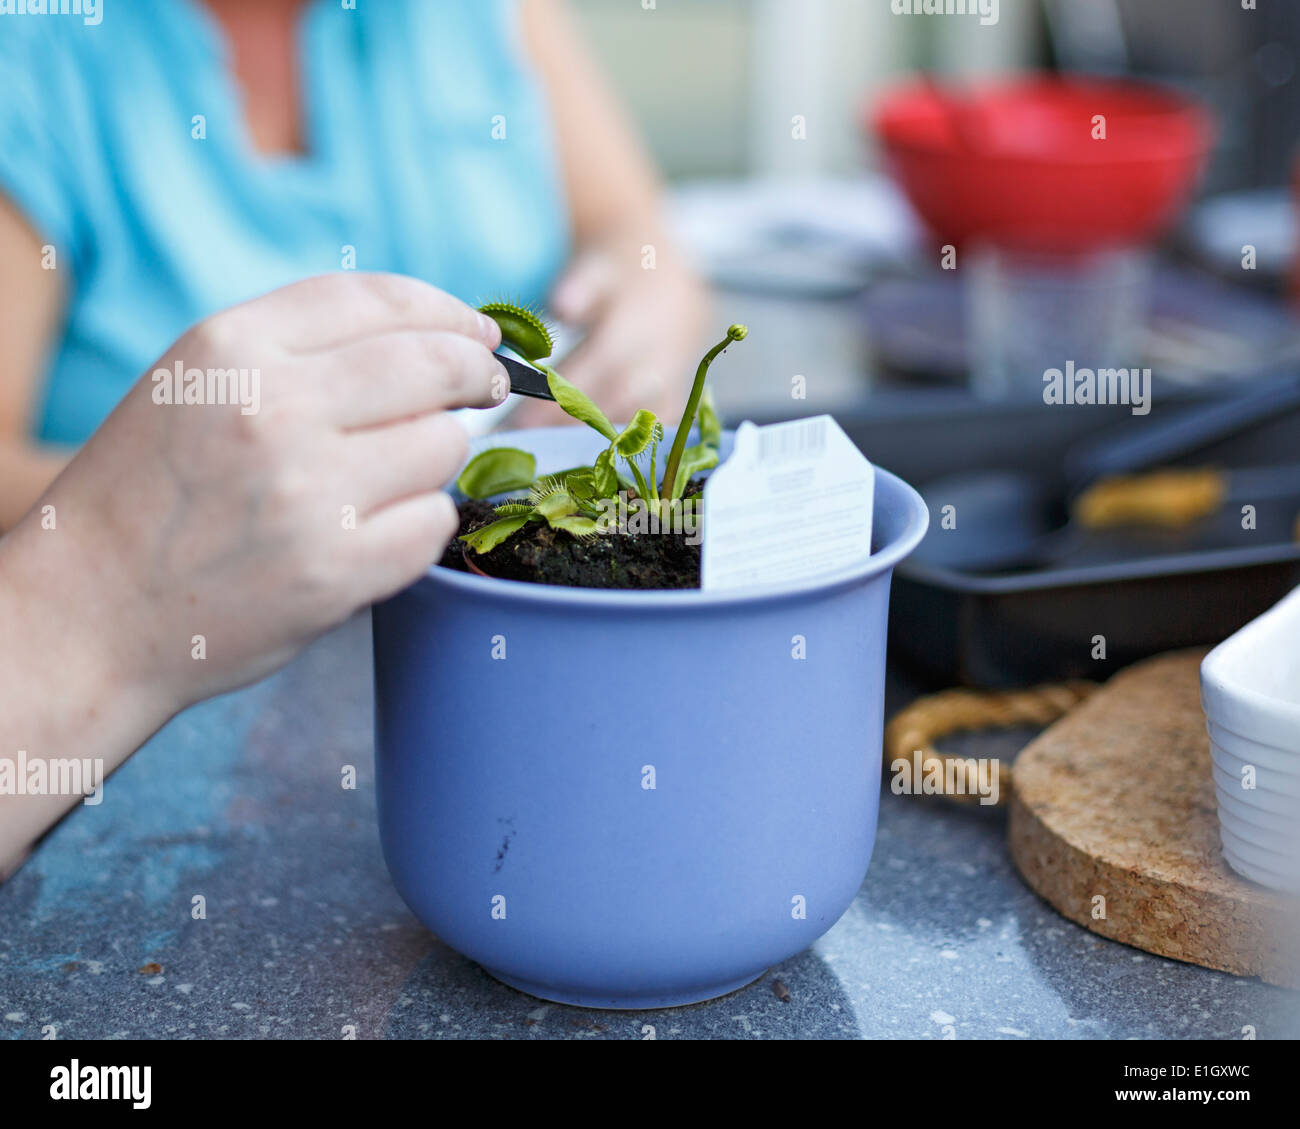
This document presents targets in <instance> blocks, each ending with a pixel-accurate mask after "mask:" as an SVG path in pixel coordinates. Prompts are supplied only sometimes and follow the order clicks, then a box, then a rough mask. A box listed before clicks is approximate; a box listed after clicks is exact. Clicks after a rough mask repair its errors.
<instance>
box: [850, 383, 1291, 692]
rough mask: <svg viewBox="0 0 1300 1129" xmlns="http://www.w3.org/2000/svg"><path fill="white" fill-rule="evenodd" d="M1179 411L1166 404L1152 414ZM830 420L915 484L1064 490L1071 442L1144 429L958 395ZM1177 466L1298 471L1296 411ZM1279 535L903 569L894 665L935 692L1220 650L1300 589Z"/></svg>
mask: <svg viewBox="0 0 1300 1129" xmlns="http://www.w3.org/2000/svg"><path fill="white" fill-rule="evenodd" d="M1197 402H1201V403H1203V402H1204V399H1203V398H1201V397H1197ZM1187 406H1189V405H1188V402H1187V401H1182V402H1180V401H1179V400H1172V401H1171V400H1169V399H1166V400H1164V401H1163V402H1161V403H1159V404H1157V405H1156V407H1155V408H1154V409H1153V410H1154V411H1161V412H1166V411H1167V412H1176V411H1179V410H1182V409H1183V408H1184V407H1187ZM836 418H837V419H838V420H839V423H840V425H841V426H842V427H843V428H844V429H845V431H846V432H847V433H848V434H849V435H850V436H851V437H852V438H853V440H854V442H855V443H857V445H858V447H859V448H860V449H861V450H862V451H863V452H864V453H865V454H866V455H867V457H868V458H870V459H871V460H872V462H874V463H876V464H878V465H880V466H882V467H884V468H886V469H888V470H891V471H893V472H894V473H895V474H898V475H901V476H902V477H903V478H904V479H905V480H907V481H908V482H910V483H912V484H913V485H917V486H923V485H924V484H925V483H926V482H927V481H929V480H932V479H935V478H938V477H940V476H943V475H947V474H952V473H954V472H957V471H962V470H971V469H975V468H979V467H997V468H1004V469H1010V470H1026V471H1030V472H1033V473H1034V474H1036V475H1040V476H1042V478H1043V479H1044V480H1045V481H1048V482H1051V483H1053V484H1056V485H1060V487H1061V489H1062V490H1064V487H1065V482H1064V475H1063V470H1062V457H1063V455H1064V453H1065V450H1066V449H1067V448H1068V447H1069V446H1070V444H1072V443H1075V442H1076V441H1078V440H1079V439H1081V438H1083V437H1085V436H1089V435H1094V434H1099V433H1101V432H1103V431H1105V432H1107V433H1108V434H1122V433H1124V432H1125V431H1127V430H1128V429H1130V428H1134V427H1138V428H1140V427H1141V426H1142V425H1143V422H1142V421H1143V417H1134V416H1133V415H1132V414H1131V412H1130V411H1129V409H1127V408H1125V407H1097V406H1079V407H1066V406H1061V405H1045V404H1041V403H1035V402H1030V403H1021V404H987V403H981V402H978V401H973V400H971V399H969V398H968V397H966V396H965V395H964V394H963V395H951V396H947V395H945V396H920V397H917V396H910V397H909V396H891V397H882V398H881V399H880V401H878V402H876V403H873V404H870V405H867V406H864V407H863V408H862V409H860V410H857V411H852V412H844V413H836ZM1184 461H1186V462H1190V463H1196V464H1208V465H1216V466H1221V467H1244V466H1258V465H1267V464H1270V463H1293V462H1298V461H1300V412H1290V413H1287V414H1285V415H1279V416H1277V417H1275V418H1273V419H1271V420H1269V421H1268V422H1267V423H1266V424H1263V425H1260V426H1257V427H1255V428H1253V429H1252V430H1251V431H1250V432H1249V433H1247V434H1242V435H1238V436H1236V437H1234V438H1232V439H1229V440H1225V441H1222V442H1220V443H1218V444H1215V445H1214V446H1212V447H1207V448H1205V449H1203V450H1202V451H1199V452H1197V453H1196V456H1195V457H1194V458H1189V459H1187V460H1184ZM1297 508H1298V509H1300V500H1298V501H1297ZM933 517H934V515H932V520H933ZM1283 536H1285V535H1284V534H1279V532H1278V531H1277V530H1276V529H1275V530H1274V531H1273V532H1272V534H1271V537H1272V539H1271V540H1270V539H1269V537H1270V534H1269V533H1268V532H1266V531H1262V530H1257V531H1254V532H1253V533H1247V532H1245V531H1243V533H1242V536H1241V539H1240V545H1233V546H1232V547H1228V548H1217V549H1214V550H1210V551H1197V552H1179V553H1174V554H1170V555H1163V556H1146V557H1143V556H1141V555H1138V556H1135V557H1134V558H1133V559H1131V560H1124V561H1122V562H1119V563H1115V562H1109V563H1106V564H1104V565H1093V566H1084V567H1054V568H1046V569H1040V570H1036V571H1027V572H1020V573H1013V574H1009V575H1000V576H991V575H980V574H974V573H965V572H959V571H955V570H952V569H946V568H937V567H932V566H927V565H924V564H921V563H918V562H915V561H908V562H904V564H902V565H901V566H899V568H898V570H897V571H896V573H895V577H894V584H893V596H892V600H891V606H890V621H889V644H890V656H891V658H892V659H894V660H896V661H900V662H901V663H902V664H903V666H904V667H905V668H906V669H907V670H908V672H909V673H910V674H912V675H914V676H917V677H920V678H922V679H924V680H925V681H926V682H928V683H930V684H932V685H940V684H943V685H951V684H956V683H963V684H969V685H977V686H988V687H1001V686H1023V685H1029V684H1032V683H1035V682H1043V681H1049V680H1053V679H1058V678H1096V679H1103V678H1106V677H1109V676H1110V675H1111V674H1112V673H1114V672H1115V671H1116V670H1117V669H1119V667H1121V666H1124V665H1127V664H1128V663H1131V662H1135V661H1137V660H1138V659H1141V658H1145V657H1147V656H1148V655H1153V654H1157V653H1159V652H1161V651H1167V650H1172V649H1175V648H1179V647H1191V646H1197V645H1205V644H1213V643H1217V642H1219V641H1220V640H1222V639H1224V638H1225V637H1226V636H1228V635H1230V634H1231V633H1232V632H1234V631H1236V630H1237V628H1239V627H1241V626H1242V625H1243V624H1245V623H1247V622H1248V621H1249V620H1251V619H1253V618H1254V617H1255V616H1257V615H1259V614H1260V613H1261V612H1263V611H1265V610H1267V609H1268V608H1269V607H1270V606H1271V605H1273V604H1274V603H1276V602H1277V601H1278V600H1279V599H1281V598H1282V596H1284V595H1285V594H1286V593H1287V592H1289V591H1290V590H1291V589H1292V588H1294V587H1295V586H1296V585H1297V584H1300V545H1297V544H1295V543H1293V542H1288V541H1286V540H1284V539H1282V537H1283ZM1096 636H1104V637H1105V654H1106V658H1105V660H1104V661H1100V660H1097V659H1094V658H1093V657H1092V656H1093V651H1094V642H1093V640H1094V638H1095V637H1096ZM1297 646H1300V640H1298V641H1297Z"/></svg>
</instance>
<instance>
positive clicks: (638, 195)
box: [523, 0, 660, 255]
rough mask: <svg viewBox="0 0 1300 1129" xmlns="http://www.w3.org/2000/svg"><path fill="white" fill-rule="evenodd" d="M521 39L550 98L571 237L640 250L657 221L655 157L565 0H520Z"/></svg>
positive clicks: (581, 242) (654, 231) (650, 237)
mask: <svg viewBox="0 0 1300 1129" xmlns="http://www.w3.org/2000/svg"><path fill="white" fill-rule="evenodd" d="M523 32H524V41H525V43H526V45H527V48H528V52H529V55H530V56H531V58H532V61H533V63H534V65H535V66H536V68H537V71H538V74H539V75H540V77H541V79H542V83H543V85H544V87H545V89H546V95H547V99H548V101H549V103H550V107H551V113H552V121H553V123H554V129H555V134H556V143H557V147H558V150H559V157H560V165H561V168H562V169H563V173H564V181H565V190H566V194H567V196H568V201H569V210H570V214H571V222H572V225H573V232H574V238H575V240H576V241H577V243H578V245H579V246H580V247H581V246H582V245H584V244H590V243H593V242H603V243H609V242H621V241H622V239H623V238H624V237H626V239H627V241H628V245H629V247H632V248H635V250H636V253H637V254H638V255H639V254H640V247H641V246H643V245H644V244H647V243H652V244H653V243H655V242H656V238H657V237H658V236H659V234H660V229H659V181H658V176H657V174H656V172H655V168H654V163H653V162H652V160H651V159H650V155H649V154H648V152H647V151H646V149H645V147H644V145H642V143H641V140H640V138H639V137H638V136H637V133H636V131H635V129H633V128H632V125H631V123H630V121H629V120H628V119H627V117H626V116H625V114H624V113H623V110H622V107H621V104H620V101H619V99H618V98H617V97H615V95H614V91H613V90H612V89H611V88H610V86H609V83H608V82H607V81H606V79H605V76H604V75H603V74H602V73H601V71H600V68H599V67H598V66H597V65H596V62H595V60H594V59H593V58H592V56H591V53H590V52H589V51H588V50H587V47H586V44H585V43H584V42H583V40H582V37H581V34H580V32H579V29H578V27H577V23H576V21H575V19H574V16H573V13H572V12H571V11H570V10H569V6H568V4H567V3H566V2H565V0H524V3H523Z"/></svg>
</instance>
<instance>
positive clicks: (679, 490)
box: [669, 443, 718, 498]
mask: <svg viewBox="0 0 1300 1129" xmlns="http://www.w3.org/2000/svg"><path fill="white" fill-rule="evenodd" d="M717 465H718V449H717V447H709V446H706V445H705V444H703V443H697V444H696V445H695V446H694V447H687V448H686V450H685V451H683V452H682V461H681V464H680V465H679V466H678V468H677V479H676V481H675V482H674V483H673V489H672V493H671V494H670V495H669V497H670V498H680V497H681V496H682V494H683V493H685V491H686V487H687V484H688V483H689V482H690V481H691V479H692V478H694V477H695V476H696V475H697V474H699V473H700V471H702V470H709V469H710V468H712V467H715V466H717Z"/></svg>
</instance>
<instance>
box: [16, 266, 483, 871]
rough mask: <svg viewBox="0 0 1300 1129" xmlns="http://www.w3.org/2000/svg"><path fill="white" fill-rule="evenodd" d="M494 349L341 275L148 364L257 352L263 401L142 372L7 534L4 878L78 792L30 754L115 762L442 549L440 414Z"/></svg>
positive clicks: (452, 320)
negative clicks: (176, 392) (176, 387)
mask: <svg viewBox="0 0 1300 1129" xmlns="http://www.w3.org/2000/svg"><path fill="white" fill-rule="evenodd" d="M500 342H501V334H500V331H499V330H498V329H497V327H496V324H495V323H494V322H492V321H491V319H489V318H485V317H484V316H483V315H482V314H478V313H476V312H475V311H474V310H472V309H470V308H469V307H468V306H466V305H464V304H463V303H462V302H459V301H457V300H456V299H455V298H453V297H451V296H450V295H448V294H445V293H443V292H442V291H439V290H436V289H434V288H433V287H431V286H429V285H427V284H425V283H422V282H417V281H416V280H414V279H411V278H407V277H404V276H400V275H383V274H363V273H360V272H356V273H343V274H340V273H335V274H331V275H325V276H322V277H320V278H314V279H309V280H307V281H305V282H299V283H295V284H294V285H292V286H289V287H286V288H284V289H282V290H277V291H274V292H273V293H271V294H268V295H265V296H263V297H261V298H258V299H255V300H254V301H252V302H248V303H246V304H244V305H241V306H236V307H234V308H233V309H230V310H225V311H223V312H221V313H219V314H216V315H214V316H213V317H211V318H208V319H206V320H205V321H203V322H201V323H200V324H199V325H197V326H195V327H194V328H193V329H192V330H190V331H189V332H187V333H186V334H185V335H184V336H183V337H181V338H180V340H179V341H177V342H176V343H175V345H174V346H173V347H172V348H171V349H170V350H168V352H167V353H166V354H165V355H164V356H163V358H162V359H161V360H160V361H159V367H160V368H163V369H168V370H170V369H171V367H172V365H173V364H174V363H175V362H177V361H179V362H181V363H182V364H183V365H184V366H185V367H187V368H188V367H194V368H201V369H205V370H206V369H208V368H220V369H228V368H232V367H234V368H239V367H245V366H247V365H248V364H249V363H250V358H256V359H257V362H258V365H259V366H260V368H261V370H262V375H261V382H260V383H261V390H260V398H259V401H260V402H259V405H258V411H256V412H253V413H248V414H246V413H245V412H244V411H243V410H242V408H243V405H241V404H238V403H225V404H166V405H163V404H159V403H157V402H156V401H155V398H154V394H153V393H154V388H155V384H154V381H153V379H152V375H151V374H146V375H145V376H142V377H141V378H140V379H139V380H138V381H136V383H135V384H134V386H133V387H132V388H131V389H130V390H129V391H128V392H127V394H126V395H125V396H124V397H123V398H122V400H121V402H120V403H119V404H118V406H117V407H116V408H115V409H114V411H113V413H112V414H111V415H110V416H109V418H108V419H107V420H106V421H105V423H104V424H103V426H102V427H100V428H99V429H98V430H97V431H96V432H95V435H94V436H93V438H92V439H91V440H90V442H89V443H87V444H86V446H85V447H84V448H83V449H82V450H81V451H80V452H79V453H78V454H77V456H76V457H75V458H74V459H72V461H71V462H70V464H69V465H68V466H67V468H66V469H65V470H64V472H63V473H62V474H60V475H59V478H58V481H56V482H55V483H54V485H53V486H51V487H50V489H49V490H48V491H46V493H45V494H44V495H43V496H42V498H41V505H40V506H39V507H38V508H36V509H33V510H32V511H30V512H29V513H28V514H27V515H26V517H24V518H23V519H22V520H21V521H20V522H19V523H18V524H17V525H16V526H15V527H14V528H13V529H12V530H11V531H10V532H9V533H8V534H6V535H5V536H4V537H0V878H3V877H4V875H5V874H6V873H7V872H8V871H10V870H12V869H13V867H14V866H16V865H17V864H18V863H19V862H20V861H21V860H22V858H23V857H24V855H25V853H26V850H27V848H28V847H30V845H31V844H32V843H33V842H34V841H35V840H36V839H37V838H38V837H39V836H40V835H41V834H42V833H43V832H44V831H45V830H46V829H47V828H48V827H49V826H50V825H51V824H52V823H53V822H54V821H55V820H57V819H58V818H59V817H60V816H61V815H62V814H63V813H64V812H65V811H67V809H68V808H69V807H71V806H72V805H73V804H75V803H76V802H77V801H78V800H79V799H80V798H81V797H80V796H79V795H71V794H68V793H66V792H60V791H58V790H57V789H51V788H49V787H44V786H37V787H30V788H29V787H28V786H27V785H26V784H25V783H24V784H21V785H20V784H19V783H18V779H17V778H18V777H19V776H21V775H22V773H23V771H24V767H25V766H31V765H33V764H37V763H40V764H41V765H43V766H52V765H54V764H57V763H59V762H63V763H66V762H68V761H69V759H76V758H79V757H85V756H91V757H93V758H94V759H96V760H99V761H100V762H102V766H103V772H104V775H108V774H109V773H111V772H113V771H114V770H115V769H116V768H117V767H118V765H120V764H121V763H122V761H123V760H124V759H125V758H126V757H127V756H128V755H129V754H130V753H131V752H132V751H134V749H135V748H136V747H137V746H138V745H139V744H140V743H141V742H143V741H144V740H145V739H146V738H147V737H148V736H149V735H150V734H151V733H153V731H154V730H155V729H157V728H158V727H159V726H160V725H162V724H163V723H164V722H165V721H166V720H167V719H168V718H169V717H171V716H172V715H173V714H174V713H177V712H178V711H179V710H182V709H184V708H185V707H186V706H189V705H192V704H193V703H195V702H197V701H199V699H201V698H205V697H208V696H210V695H212V694H218V693H221V692H222V691H224V690H229V689H233V688H234V687H236V686H240V685H243V684H244V683H246V682H251V681H254V680H256V679H258V678H261V677H262V676H264V675H266V674H269V673H270V672H271V671H272V670H274V669H275V668H276V667H278V666H280V665H281V664H282V663H284V662H285V661H286V660H287V659H288V658H289V657H290V656H291V655H292V654H293V653H294V651H296V650H297V649H298V648H299V647H300V646H301V645H302V644H304V643H305V642H307V641H308V640H309V639H311V638H313V637H314V636H315V635H317V634H319V633H320V632H321V631H324V630H325V629H327V628H328V627H331V626H333V625H334V624H337V623H340V622H341V621H342V620H344V619H346V618H347V617H348V616H349V615H351V614H352V613H353V612H355V611H356V610H358V609H359V608H363V607H365V606H366V605H367V604H369V603H372V602H374V601H376V600H379V599H382V598H383V597H384V596H387V595H391V594H392V593H393V592H396V591H398V590H399V589H401V588H404V587H405V586H406V585H408V584H410V583H411V582H412V581H413V580H415V579H416V578H417V577H418V576H419V575H420V574H421V573H422V572H423V571H424V570H425V569H427V568H428V567H429V566H430V565H431V564H432V563H433V562H434V561H436V560H437V559H438V557H439V556H441V554H442V551H443V549H444V548H445V547H446V544H447V542H448V540H450V538H451V537H452V536H453V535H454V534H455V532H456V529H457V527H458V524H459V518H458V516H457V514H456V508H455V505H454V504H453V503H452V501H451V499H450V498H449V497H448V495H447V494H446V493H445V492H444V491H443V487H444V486H445V485H446V483H447V480H448V479H449V478H450V477H451V476H452V475H453V474H455V473H456V469H457V467H458V466H459V465H460V463H461V461H462V460H463V459H464V457H465V451H466V445H467V440H466V436H465V432H464V429H463V428H462V427H461V425H460V423H459V422H458V421H457V420H456V419H455V418H454V417H453V416H452V415H451V414H450V412H449V409H453V408H463V407H485V406H488V405H490V404H492V403H493V402H494V400H495V397H494V395H493V393H494V392H499V391H500V390H502V383H501V380H500V378H501V376H502V374H503V370H502V368H501V366H500V365H499V364H498V363H497V361H496V360H495V358H494V357H493V356H492V350H494V349H495V348H496V347H497V346H498V345H499V344H500ZM345 514H346V515H348V520H344V515H345ZM38 779H39V778H38ZM44 779H46V780H52V779H53V769H52V768H49V769H47V770H45V776H44Z"/></svg>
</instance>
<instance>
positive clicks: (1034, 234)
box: [869, 77, 1214, 254]
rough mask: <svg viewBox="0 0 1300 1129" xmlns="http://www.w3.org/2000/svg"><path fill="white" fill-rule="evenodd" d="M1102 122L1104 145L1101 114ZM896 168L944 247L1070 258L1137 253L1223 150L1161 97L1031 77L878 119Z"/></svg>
mask: <svg viewBox="0 0 1300 1129" xmlns="http://www.w3.org/2000/svg"><path fill="white" fill-rule="evenodd" d="M1098 114H1100V115H1102V116H1104V118H1105V120H1106V138H1105V140H1094V139H1093V129H1094V117H1095V115H1098ZM869 124H870V125H871V126H872V127H874V129H875V132H876V134H877V135H878V136H879V138H880V140H881V142H882V145H883V148H884V153H885V157H886V160H887V162H888V166H889V168H890V170H891V172H892V173H893V175H894V177H895V178H896V179H897V180H898V182H899V184H900V185H901V186H902V188H903V191H904V192H905V193H906V194H907V197H908V199H909V200H911V202H912V206H913V207H914V208H915V209H916V210H917V211H918V212H919V213H920V214H921V217H922V218H923V219H924V220H925V221H926V223H927V224H928V225H929V226H930V228H931V229H932V230H933V231H934V233H935V234H936V235H938V236H939V237H940V239H941V241H943V242H945V243H954V244H962V243H965V242H969V241H972V240H980V241H987V242H991V243H995V244H998V245H1000V246H1004V247H1013V248H1017V249H1022V250H1030V251H1037V252H1048V253H1062V254H1074V253H1080V252H1086V251H1092V250H1097V249H1101V248H1112V247H1123V246H1138V245H1142V244H1146V243H1150V242H1152V241H1153V240H1155V239H1156V238H1157V237H1158V236H1159V235H1160V234H1161V233H1162V232H1163V231H1164V230H1165V229H1166V228H1168V227H1169V225H1170V224H1171V223H1172V222H1173V221H1174V220H1175V219H1176V218H1177V216H1178V214H1179V212H1180V211H1181V209H1182V208H1183V206H1184V205H1185V204H1186V203H1187V200H1188V197H1189V196H1190V195H1191V193H1192V189H1193V188H1194V187H1195V185H1196V182H1197V179H1198V178H1199V176H1200V174H1201V171H1202V169H1203V168H1204V165H1205V161H1206V156H1207V154H1208V152H1209V149H1210V144H1211V141H1212V139H1213V132H1214V131H1213V127H1212V125H1211V123H1210V118H1209V114H1208V113H1207V112H1206V111H1205V110H1204V109H1203V108H1202V107H1201V106H1199V105H1197V104H1196V103H1194V102H1191V101H1189V100H1187V99H1185V98H1182V97H1179V96H1178V95H1175V94H1171V93H1170V92H1168V91H1166V90H1164V89H1162V88H1159V87H1153V86H1148V85H1145V84H1140V83H1133V82H1115V81H1109V80H1104V79H1080V78H1068V79H1063V78H1056V77H1034V78H1028V79H1018V80H1013V81H1008V82H1000V83H997V84H990V85H981V86H974V87H971V88H969V89H963V90H961V91H952V92H943V93H941V92H940V91H939V90H937V89H936V88H935V87H934V86H933V84H930V83H927V82H919V83H912V84H908V85H907V86H905V87H902V88H900V89H897V90H895V91H893V92H891V93H890V94H888V95H887V96H886V97H885V98H884V99H883V100H882V101H880V102H879V103H878V104H877V105H876V107H875V109H874V112H871V113H870V123H869Z"/></svg>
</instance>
